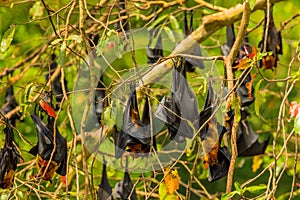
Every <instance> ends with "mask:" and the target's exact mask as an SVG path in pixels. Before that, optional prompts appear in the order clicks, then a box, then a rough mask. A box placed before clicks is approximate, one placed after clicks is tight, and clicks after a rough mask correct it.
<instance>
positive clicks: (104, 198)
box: [97, 160, 112, 200]
mask: <svg viewBox="0 0 300 200" xmlns="http://www.w3.org/2000/svg"><path fill="white" fill-rule="evenodd" d="M98 186H99V189H98V198H97V199H98V200H112V188H111V187H110V185H109V182H108V178H107V173H106V162H105V160H103V167H102V180H101V183H100V184H99V185H98Z"/></svg>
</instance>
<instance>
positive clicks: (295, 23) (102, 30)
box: [0, 0, 300, 199]
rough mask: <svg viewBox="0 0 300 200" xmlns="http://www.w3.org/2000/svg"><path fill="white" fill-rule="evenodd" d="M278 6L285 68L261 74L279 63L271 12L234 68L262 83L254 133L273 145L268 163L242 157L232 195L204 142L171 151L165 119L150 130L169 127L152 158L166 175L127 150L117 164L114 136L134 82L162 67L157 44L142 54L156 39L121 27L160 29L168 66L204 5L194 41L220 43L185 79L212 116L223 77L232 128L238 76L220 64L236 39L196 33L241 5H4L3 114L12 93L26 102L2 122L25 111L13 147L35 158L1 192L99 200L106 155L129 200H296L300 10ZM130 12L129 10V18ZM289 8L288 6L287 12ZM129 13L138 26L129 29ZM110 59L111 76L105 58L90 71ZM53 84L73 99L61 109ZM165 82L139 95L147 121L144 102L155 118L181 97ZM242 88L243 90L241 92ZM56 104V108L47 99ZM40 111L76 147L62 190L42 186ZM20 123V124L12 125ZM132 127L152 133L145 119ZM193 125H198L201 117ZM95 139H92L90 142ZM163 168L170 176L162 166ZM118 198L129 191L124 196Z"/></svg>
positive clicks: (57, 182)
mask: <svg viewBox="0 0 300 200" xmlns="http://www.w3.org/2000/svg"><path fill="white" fill-rule="evenodd" d="M264 2H266V1H264ZM270 2H275V3H274V5H273V18H274V23H275V24H274V25H275V27H276V28H277V30H279V31H281V37H282V49H281V50H282V53H283V55H277V54H276V58H277V56H278V58H279V60H276V61H275V62H277V67H276V68H275V67H273V66H272V67H271V68H272V70H271V68H266V69H263V68H260V61H262V60H263V59H266V58H267V57H268V56H272V55H274V52H272V50H267V51H261V50H262V49H261V47H262V46H261V45H262V44H261V45H259V43H260V41H261V39H262V36H263V35H264V34H265V31H264V27H263V25H262V24H263V22H264V11H263V10H257V11H255V12H253V13H251V18H250V22H249V26H248V28H247V34H248V43H249V44H250V45H251V46H253V49H252V52H249V53H248V55H243V56H242V57H241V58H239V62H238V64H237V65H235V66H234V67H233V70H234V73H235V78H236V80H235V81H236V83H240V84H237V85H241V84H243V81H242V80H240V79H241V77H244V76H243V75H244V73H245V72H246V71H247V72H249V74H250V75H251V78H252V79H251V81H250V82H251V83H250V82H247V83H249V84H250V86H249V85H248V86H249V87H248V88H247V90H248V93H247V94H253V98H254V97H255V100H254V104H252V105H249V106H247V112H249V113H250V115H249V116H247V120H248V122H249V127H251V128H252V129H253V131H254V132H255V133H256V134H257V137H258V138H257V142H258V143H259V142H262V141H266V140H268V139H269V143H268V146H267V149H266V151H265V153H264V154H263V155H260V156H255V157H238V158H237V162H236V166H235V171H234V176H233V178H234V181H235V183H234V189H233V191H231V192H227V193H226V191H225V185H226V178H222V179H220V180H218V181H216V182H209V181H208V180H207V177H208V176H209V174H210V171H208V169H206V168H205V166H204V165H203V161H202V160H201V158H202V157H205V156H206V155H205V152H204V151H203V149H202V147H203V143H202V141H201V140H200V139H199V137H193V138H185V139H184V143H183V144H180V143H176V145H174V146H171V145H170V146H168V145H169V144H172V141H171V139H170V138H169V137H168V130H167V128H166V126H163V125H162V124H161V122H160V121H159V120H157V119H156V118H155V117H154V115H152V116H153V117H150V122H151V124H152V125H153V126H150V127H149V129H150V130H153V131H157V130H156V129H159V128H160V130H159V131H157V132H158V134H157V135H156V138H155V139H156V149H155V150H153V149H151V150H150V151H151V152H158V154H157V157H158V159H159V161H161V162H160V163H159V164H158V166H155V167H157V168H156V170H152V168H151V170H149V168H147V167H146V166H144V165H141V163H145V162H144V161H145V160H147V159H148V158H147V157H146V158H145V157H142V156H132V155H134V153H135V152H134V153H132V152H130V153H131V154H127V153H128V152H125V153H124V154H125V156H123V157H122V158H120V159H118V160H117V161H115V160H114V152H115V148H114V140H113V139H112V138H113V136H114V134H116V132H118V131H120V130H121V125H122V123H123V113H124V110H125V107H126V102H127V99H128V97H129V87H127V86H126V84H127V83H128V82H133V81H135V80H137V82H138V81H140V80H141V77H144V76H145V75H146V74H148V73H149V71H150V70H149V69H152V68H153V67H154V66H155V65H156V64H153V65H151V66H147V67H145V68H144V67H142V65H145V63H147V50H146V48H147V46H143V47H141V48H136V49H135V48H133V47H137V46H139V45H140V46H141V44H143V43H145V44H146V45H147V44H148V39H149V36H148V35H147V36H146V34H145V32H142V33H139V32H138V33H137V35H136V36H135V38H134V41H132V40H131V38H130V37H129V34H128V35H127V34H123V30H121V31H120V29H119V30H116V25H115V24H116V23H118V24H119V25H120V23H119V22H120V21H121V22H122V23H123V22H124V24H125V25H126V26H125V25H124V27H123V29H124V28H125V27H127V28H128V29H129V30H133V29H139V28H141V29H143V28H144V29H146V30H148V31H150V30H152V29H154V28H157V29H158V31H157V32H158V33H159V34H161V35H164V37H163V38H164V40H163V41H162V44H163V47H164V49H163V55H164V56H165V57H162V58H159V59H158V61H157V63H158V64H159V63H162V62H163V61H164V60H168V59H174V60H175V58H174V57H172V58H168V56H169V55H170V53H171V52H172V51H173V49H174V48H175V47H176V46H177V45H179V42H178V41H181V40H182V39H183V38H184V11H188V10H192V9H193V14H194V16H193V29H194V30H196V31H195V32H194V33H192V35H191V36H189V37H188V38H190V37H192V36H194V35H196V34H211V35H210V37H208V38H207V39H206V40H205V41H203V42H202V43H201V44H200V47H201V51H202V56H203V57H206V58H207V60H204V61H203V62H204V65H205V69H200V68H196V70H195V72H192V73H190V72H188V73H186V76H187V77H186V79H187V82H188V85H189V87H190V89H191V92H193V93H194V94H195V97H196V98H197V99H196V100H197V102H198V104H197V105H198V109H199V110H201V109H202V108H204V107H205V97H206V96H207V93H208V86H207V85H208V81H209V78H211V77H213V79H212V81H213V83H214V88H213V90H214V91H216V96H217V97H216V99H217V100H216V101H215V102H213V103H215V104H214V106H215V108H216V113H215V117H216V120H217V121H218V123H220V124H221V125H222V126H225V125H226V124H225V119H224V118H225V117H224V116H225V115H226V114H225V112H228V108H227V99H225V96H226V95H227V92H228V91H226V89H225V87H224V86H226V84H227V81H228V80H227V79H226V75H225V73H226V71H225V70H224V62H223V60H222V57H221V58H220V55H221V45H223V44H224V43H225V41H226V34H225V27H223V28H220V29H219V30H217V31H216V32H213V33H207V32H205V33H204V32H201V31H197V30H198V29H197V28H198V27H200V26H204V25H205V22H204V21H202V19H204V18H205V17H206V16H211V17H212V18H213V16H214V15H212V14H215V13H218V12H220V11H221V10H224V9H229V8H231V7H234V6H236V5H237V4H238V3H242V1H240V0H235V1H228V0H227V1H223V0H222V1H221V0H205V3H203V1H191V0H188V1H165V2H162V1H131V0H126V1H123V0H119V1H111V0H108V1H101V2H100V3H98V1H94V0H91V1H81V3H82V4H83V5H82V4H81V3H79V2H70V1H65V0H63V1H57V0H49V1H2V2H1V7H0V16H1V20H0V22H1V28H0V38H1V44H0V45H1V46H0V51H1V55H0V78H1V80H0V102H1V103H0V107H1V112H3V108H7V107H6V106H7V105H8V104H9V103H10V102H11V101H7V100H6V95H5V93H6V91H7V90H8V89H9V87H10V86H13V89H14V93H13V99H14V100H15V101H16V102H17V103H18V105H16V106H15V107H13V109H10V110H9V112H6V113H4V112H3V114H4V115H5V116H6V117H8V118H11V117H12V116H13V114H14V113H18V114H19V113H20V116H19V117H18V119H16V125H15V127H13V132H14V137H15V138H14V140H15V144H14V145H13V146H16V148H17V149H18V152H20V154H21V155H20V156H22V158H23V160H24V162H23V163H19V164H18V166H17V168H16V171H15V174H14V179H13V184H12V187H11V188H9V189H6V190H4V189H3V190H2V189H0V195H1V199H2V198H3V199H12V198H14V199H25V198H28V199H37V198H40V199H49V198H53V199H64V198H69V199H76V198H77V197H78V198H80V199H81V198H86V199H89V198H90V199H96V193H97V189H98V184H99V183H100V182H101V180H102V173H101V171H102V168H103V165H102V164H103V162H104V160H103V156H105V159H106V161H107V163H108V165H107V168H106V172H107V176H108V180H109V184H110V186H111V187H112V188H114V186H116V185H118V183H119V184H120V185H122V187H125V186H124V182H120V181H122V180H123V179H124V171H126V170H127V169H128V172H129V174H130V178H131V179H129V180H130V181H129V182H127V183H128V184H129V185H130V186H131V187H130V188H132V189H130V190H131V191H126V192H128V195H129V196H130V194H135V191H136V194H137V197H138V199H144V198H160V199H184V198H188V197H189V198H190V199H199V198H201V199H212V198H219V199H231V198H233V199H241V198H243V199H251V198H252V199H272V198H276V199H287V198H288V197H290V198H292V197H293V198H297V197H299V196H300V194H299V186H297V185H299V182H300V174H299V167H300V165H299V162H298V160H299V158H298V148H299V147H298V143H299V138H298V137H299V134H300V114H299V113H300V112H298V109H299V97H300V93H299V87H300V85H299V77H300V76H299V66H300V60H299V32H300V27H299V24H300V23H299V19H300V17H299V14H297V13H298V11H299V9H300V2H298V1H282V2H281V1H278V0H270ZM44 3H45V5H46V6H44ZM256 3H257V1H254V0H251V1H250V6H251V9H253V8H255V4H256ZM123 5H125V6H126V9H125V10H126V11H124V7H125V6H123ZM283 6H284V9H282V7H283ZM259 9H262V8H259ZM120 17H121V18H122V19H120ZM128 17H129V18H130V20H129V21H127V18H128ZM239 23H240V22H239V21H237V22H235V23H234V26H233V27H234V30H235V31H236V32H237V29H238V28H239V25H240V24H239ZM203 24H204V25H203ZM121 29H122V28H121ZM124 31H126V30H124ZM147 33H148V32H147ZM127 37H128V38H127ZM95 38H98V40H96V39H95ZM158 40H159V39H158V37H154V38H153V40H152V43H151V44H150V47H151V48H154V47H155V45H156V42H157V41H158ZM93 43H94V45H92V44H93ZM95 46H96V47H95ZM140 46H139V47H140ZM277 46H278V45H277ZM177 47H178V46H177ZM256 48H257V49H256ZM241 49H243V47H242V48H241ZM91 52H93V53H91ZM182 52H184V51H182ZM179 53H180V52H179ZM190 53H191V52H188V53H187V54H190ZM53 54H55V55H56V60H55V62H56V64H57V66H56V67H57V70H52V69H51V64H53V60H52V55H53ZM102 55H104V56H105V58H106V59H107V60H106V61H107V62H108V63H110V65H109V66H108V67H107V69H106V70H105V72H104V74H103V76H102V79H101V78H100V74H101V72H100V70H99V69H100V67H99V66H103V65H107V63H106V61H105V62H104V61H103V60H101V59H99V61H98V60H97V61H98V63H96V65H95V66H94V68H91V67H90V66H89V65H90V60H91V59H92V56H95V57H97V58H101V56H102ZM193 55H194V54H193ZM210 56H219V58H218V59H217V60H214V59H215V57H213V58H211V57H210ZM212 60H213V61H212ZM97 64H98V65H99V66H98V65H97ZM168 67H169V68H170V66H165V68H168ZM171 67H173V66H171ZM91 69H92V70H91ZM93 69H94V70H93ZM55 72H56V73H55ZM52 73H53V74H54V75H53V76H56V77H52V78H49V77H48V78H49V79H47V78H46V76H49V74H50V77H51V76H52ZM128 74H130V75H128ZM155 76H157V77H159V78H160V81H161V82H163V83H164V84H165V85H167V86H170V84H171V82H172V81H171V79H172V73H163V72H161V71H159V72H156V74H155ZM57 77H58V78H57ZM64 79H65V80H66V81H67V83H68V84H65V82H64ZM92 79H93V80H94V82H95V83H98V82H99V80H100V79H101V81H102V82H103V85H104V86H105V88H106V91H105V95H106V96H105V99H104V100H103V101H101V103H103V107H105V108H104V111H103V113H102V117H101V121H100V124H99V123H98V122H97V123H94V118H95V116H93V115H92V114H91V113H93V109H94V108H93V102H94V97H93V95H94V93H93V91H94V89H95V88H96V86H97V84H94V85H93V84H92V85H89V81H90V80H92ZM53 80H57V83H58V84H61V88H62V89H63V94H60V95H61V96H59V97H61V99H62V101H61V102H59V101H57V99H56V98H54V96H55V95H54V96H53V97H52V98H51V95H49V94H51V91H53V90H54V89H53V84H52V83H53ZM238 80H240V81H238ZM165 85H164V86H161V84H160V82H159V83H154V84H151V85H150V86H149V87H144V88H142V90H141V91H140V92H137V102H138V106H139V109H138V110H139V115H142V111H143V109H144V107H145V105H144V104H145V96H146V97H147V98H148V99H149V105H151V106H150V112H152V113H153V114H154V113H155V111H156V109H157V107H158V105H160V101H161V99H162V98H163V96H169V95H171V94H170V90H169V88H168V87H167V86H165ZM236 87H240V86H236ZM249 88H250V89H249ZM251 90H253V91H251ZM234 91H235V92H236V91H238V89H237V88H235V90H234ZM126 92H127V94H126ZM120 94H121V95H120ZM247 94H246V96H247ZM45 96H46V97H49V98H50V99H51V101H50V102H49V101H48V99H45V98H44V97H45ZM116 96H117V97H118V98H116ZM45 100H46V101H45ZM7 102H8V104H7ZM240 102H241V99H240V97H238V95H235V98H233V100H231V102H230V103H231V104H232V109H233V110H234V115H235V120H236V121H237V122H240V120H241V119H242V113H243V111H244V110H243V108H242V106H241V104H240ZM89 103H90V105H89ZM98 103H99V102H98ZM52 105H58V106H57V107H56V106H52ZM39 107H42V108H44V110H43V109H39ZM183 109H184V108H181V110H183ZM11 111H12V113H10V112H11ZM45 111H46V112H45ZM288 112H289V114H287V113H288ZM32 113H37V115H40V116H41V117H43V118H42V120H43V121H44V122H45V121H47V118H48V117H49V115H50V116H52V117H53V119H55V121H54V123H55V125H56V126H57V127H58V129H59V132H60V133H61V135H62V136H63V137H64V138H66V141H67V146H68V161H67V164H68V167H67V175H66V177H63V178H62V179H61V177H60V176H59V175H57V174H55V175H54V177H53V178H52V184H51V183H50V182H47V181H40V180H38V181H37V180H35V179H34V178H33V177H35V175H36V174H39V172H38V169H37V166H36V157H35V156H33V155H31V154H30V153H29V151H30V149H31V148H32V147H33V146H34V144H36V143H37V142H38V138H37V136H36V129H35V126H34V124H33V122H32V120H31V119H30V114H32ZM177 118H178V116H177ZM4 119H5V118H4V117H3V116H1V120H0V125H1V126H0V138H1V140H0V146H1V148H2V147H3V146H4V143H5V134H4V131H2V130H3V129H4V128H5V127H7V123H6V122H5V120H4ZM195 121H196V120H195ZM208 121H209V120H208ZM196 122H197V121H196ZM196 122H194V124H195V123H196ZM248 122H247V123H248ZM11 124H12V125H13V123H12V122H11ZM133 124H136V125H137V126H141V124H138V123H133ZM187 124H189V125H190V126H192V125H194V124H192V123H191V122H190V121H188V122H187ZM191 124H192V125H191ZM216 124H217V123H216ZM13 126H14V125H13ZM157 127H158V128H157ZM247 127H248V126H247ZM52 128H53V127H52ZM213 128H215V127H213ZM226 128H227V133H226V134H225V136H224V137H223V140H222V141H220V144H219V143H217V142H216V141H214V142H215V143H214V145H215V144H217V145H216V146H218V145H219V146H220V147H222V149H223V148H225V147H226V148H228V149H231V145H230V130H231V128H228V127H226ZM196 129H198V127H196ZM197 131H198V130H194V133H193V136H197V135H196V134H197V133H199V131H198V132H197ZM54 132H55V131H54ZM83 136H85V137H83ZM85 140H86V141H85ZM84 142H86V143H85V144H84V145H82V144H83V143H84ZM151 142H153V140H151V141H149V144H151V145H152V143H151ZM141 145H142V144H141ZM175 148H177V149H175ZM139 149H142V147H140V148H139ZM127 150H128V148H127ZM176 150H178V152H179V151H180V153H178V152H177V151H176ZM53 152H54V151H53ZM181 153H182V155H181ZM124 158H126V163H127V161H128V163H127V164H126V166H125V164H124V163H125V161H124ZM170 158H172V159H170ZM156 159H157V158H156ZM156 159H153V160H151V158H149V160H148V162H146V163H148V164H149V163H150V164H151V163H155V161H156ZM127 165H128V166H127ZM163 167H164V170H162V168H163ZM131 169H137V170H136V171H135V170H131ZM157 169H158V170H157ZM143 170H144V171H143ZM163 171H165V174H164V173H163ZM268 172H272V173H268ZM127 175H128V174H126V176H127ZM287 186H288V187H287ZM114 191H118V190H117V189H116V188H114V189H113V192H114ZM120 191H122V190H120Z"/></svg>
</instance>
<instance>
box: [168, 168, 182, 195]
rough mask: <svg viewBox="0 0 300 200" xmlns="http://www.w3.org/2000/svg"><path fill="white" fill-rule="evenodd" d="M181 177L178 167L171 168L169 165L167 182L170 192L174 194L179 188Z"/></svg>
mask: <svg viewBox="0 0 300 200" xmlns="http://www.w3.org/2000/svg"><path fill="white" fill-rule="evenodd" d="M179 180H180V177H179V175H178V171H177V169H170V167H167V169H166V171H165V184H166V189H167V193H168V194H174V192H175V191H176V190H178V188H179Z"/></svg>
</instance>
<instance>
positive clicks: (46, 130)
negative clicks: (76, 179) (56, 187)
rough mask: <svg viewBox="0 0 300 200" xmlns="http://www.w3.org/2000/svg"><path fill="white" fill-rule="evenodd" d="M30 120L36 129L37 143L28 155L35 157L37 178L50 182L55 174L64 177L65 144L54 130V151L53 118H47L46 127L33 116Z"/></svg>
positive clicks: (65, 165)
mask: <svg viewBox="0 0 300 200" xmlns="http://www.w3.org/2000/svg"><path fill="white" fill-rule="evenodd" d="M31 118H32V120H33V122H34V124H35V126H36V129H37V133H38V142H37V145H36V146H34V147H33V148H32V149H31V150H30V151H29V153H31V154H32V155H34V156H37V168H38V170H39V172H38V176H37V178H42V179H43V180H46V181H50V182H51V179H52V177H53V176H54V173H55V172H56V173H58V174H60V175H62V176H65V175H66V167H67V142H66V139H65V138H63V137H62V135H61V134H60V133H59V131H58V129H57V128H56V141H55V143H56V149H55V150H54V118H52V117H49V120H48V125H47V126H46V125H45V124H44V122H43V121H42V120H41V119H40V118H39V117H38V116H36V115H35V114H32V115H31ZM53 150H54V154H53V157H52V160H51V162H49V161H50V158H51V154H52V151H53ZM46 170H47V171H46Z"/></svg>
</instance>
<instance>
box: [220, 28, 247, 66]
mask: <svg viewBox="0 0 300 200" xmlns="http://www.w3.org/2000/svg"><path fill="white" fill-rule="evenodd" d="M234 42H235V33H234V25H233V24H231V25H229V26H227V27H226V43H225V44H224V45H222V46H221V50H222V54H223V55H224V56H227V55H228V54H229V53H230V50H231V48H232V47H233V44H234ZM251 51H252V50H251V46H250V45H249V42H248V35H247V33H246V34H245V37H244V40H243V43H242V46H241V48H240V50H239V53H238V55H237V57H236V58H235V60H234V63H233V64H232V66H233V69H235V67H236V66H237V65H238V64H239V62H240V61H241V60H243V59H244V58H246V57H248V56H249V54H250V53H251ZM236 68H238V67H236Z"/></svg>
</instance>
